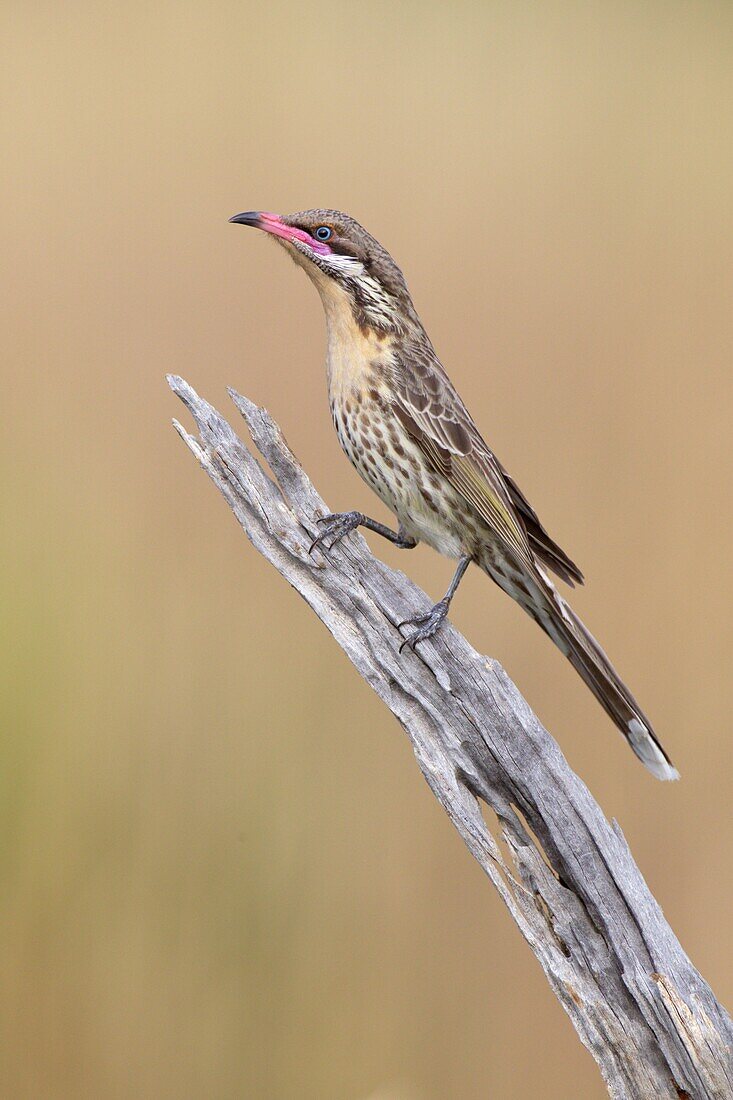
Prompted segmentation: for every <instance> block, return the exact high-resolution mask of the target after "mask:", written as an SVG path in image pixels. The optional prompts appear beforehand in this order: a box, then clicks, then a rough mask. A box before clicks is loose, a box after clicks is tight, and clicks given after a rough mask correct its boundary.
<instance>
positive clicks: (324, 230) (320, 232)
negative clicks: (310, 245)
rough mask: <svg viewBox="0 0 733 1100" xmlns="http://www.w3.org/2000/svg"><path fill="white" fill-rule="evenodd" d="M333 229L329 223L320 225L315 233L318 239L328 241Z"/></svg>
mask: <svg viewBox="0 0 733 1100" xmlns="http://www.w3.org/2000/svg"><path fill="white" fill-rule="evenodd" d="M331 232H332V231H331V229H329V227H328V226H327V225H319V226H318V229H316V231H315V233H314V234H313V235H314V237H315V238H316V240H317V241H327V240H328V238H329V237H330V236H331Z"/></svg>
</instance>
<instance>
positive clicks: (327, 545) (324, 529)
mask: <svg viewBox="0 0 733 1100" xmlns="http://www.w3.org/2000/svg"><path fill="white" fill-rule="evenodd" d="M363 522H364V516H363V515H362V514H361V512H334V513H333V514H332V515H330V516H321V518H320V519H317V520H316V523H317V524H318V526H319V527H320V528H321V531H320V532H319V534H318V535H316V537H315V538H314V539H313V542H312V543H311V545H310V550H309V551H308V552H309V553H310V554H312V553H313V551H314V550H315V549H316V547H317V546H318V547H323V549H324V550H330V549H331V547H333V546H335V545H336V543H337V542H340V540H341V539H342V538H343V537H344V535H349V534H351V532H352V531H355V530H356V528H357V527H358V526H359V525H360V524H362V523H363ZM326 540H329V541H328V542H327V541H326Z"/></svg>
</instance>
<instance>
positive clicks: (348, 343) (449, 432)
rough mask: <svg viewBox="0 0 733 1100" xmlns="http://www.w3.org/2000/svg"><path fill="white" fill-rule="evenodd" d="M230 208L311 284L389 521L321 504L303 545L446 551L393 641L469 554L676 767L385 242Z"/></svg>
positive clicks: (418, 630)
mask: <svg viewBox="0 0 733 1100" xmlns="http://www.w3.org/2000/svg"><path fill="white" fill-rule="evenodd" d="M232 221H237V222H241V223H243V224H246V225H254V226H256V227H257V228H259V229H263V230H265V231H266V232H268V233H270V234H272V235H273V236H274V237H275V238H276V239H277V240H278V241H279V243H280V244H281V245H283V247H284V248H285V249H286V250H287V251H288V252H289V253H290V255H291V257H292V258H293V260H294V261H295V262H296V263H297V264H298V265H299V266H300V267H302V268H303V269H304V270H305V271H306V273H307V274H308V276H309V277H310V279H311V280H312V282H313V283H314V284H315V286H316V288H317V290H318V292H319V294H320V296H321V300H322V302H323V307H324V311H325V315H326V331H327V351H326V373H327V379H328V394H329V402H330V406H331V415H332V418H333V423H334V427H335V429H336V433H337V435H338V438H339V442H340V444H341V446H342V448H343V450H344V452H345V453H346V455H347V457H348V458H349V459H350V461H351V462H352V463H353V465H354V466H355V468H356V470H357V471H358V472H359V474H360V475H361V477H362V478H363V479H364V481H365V482H366V483H367V484H368V485H369V486H370V487H371V488H372V489H373V490H374V492H375V493H376V494H377V495H378V496H379V497H381V499H382V500H383V501H384V503H385V504H386V505H387V507H388V508H390V509H391V511H392V512H394V514H395V515H396V516H397V519H398V522H399V530H398V532H396V533H395V532H393V531H391V530H390V529H389V528H387V527H384V526H383V525H382V524H380V523H377V522H376V521H375V520H371V519H369V518H368V517H366V516H364V515H362V514H361V513H359V512H348V513H342V514H339V515H335V516H331V517H327V518H326V520H325V521H324V522H323V529H322V531H321V534H320V535H319V537H318V538H317V539H316V540H315V543H314V545H316V544H319V543H321V544H323V543H325V544H328V543H329V542H330V543H333V542H334V541H336V540H338V539H339V538H342V537H343V536H344V535H345V534H346V533H348V531H350V530H353V529H354V528H355V527H357V526H365V527H367V528H369V529H370V530H372V531H376V532H378V533H379V534H381V535H384V536H385V537H386V538H389V539H391V540H392V541H393V542H395V543H396V544H397V545H398V546H402V547H411V546H415V545H417V543H418V542H425V543H427V544H428V545H429V546H432V547H433V548H434V549H435V550H437V551H439V553H441V554H444V555H446V556H447V557H450V558H454V559H457V561H458V567H457V569H456V573H455V576H454V578H453V581H452V583H451V586H450V588H449V590H448V592H447V593H446V595H445V597H444V598H443V599H442V600H441V601H440V602H439V603H438V604H436V605H435V607H434V608H433V609H432V611H431V612H430V613H429V614H428V615H425V616H423V617H421V618H420V619H417V620H414V621H413V623H412V624H409V625H412V626H413V627H414V628H415V629H414V630H413V632H412V633H411V634H410V635H408V636H407V637H405V638H403V642H402V647H404V646H405V645H407V646H412V647H413V648H414V646H415V645H417V644H418V643H419V642H421V641H424V640H425V639H427V638H430V637H431V636H432V635H433V634H434V633H435V632H436V630H437V629H438V628H439V627H440V624H441V623H442V622H443V620H444V619H445V617H446V614H447V611H448V606H449V604H450V600H451V598H452V596H453V594H454V592H455V590H456V588H457V586H458V583H459V581H460V579H461V577H462V576H463V574H464V572H465V570H466V568H467V566H468V564H469V563H475V564H476V565H478V566H479V567H480V568H481V569H483V570H484V572H486V573H488V575H489V576H490V577H491V578H492V579H493V580H494V581H495V582H496V583H497V584H498V585H499V586H500V587H501V588H502V589H503V590H504V591H505V592H507V593H508V595H510V596H511V597H512V598H513V599H514V600H516V602H517V603H518V604H519V605H520V606H521V607H522V608H523V609H524V610H525V611H526V612H527V613H528V614H529V615H531V616H532V618H533V619H535V620H536V622H537V623H539V625H540V626H541V627H542V629H543V630H544V631H545V633H546V634H548V636H549V637H550V638H551V639H552V641H553V642H554V643H555V644H556V645H557V646H558V647H559V649H560V650H561V651H562V652H563V653H564V654H565V655H566V656H567V657H568V659H569V660H570V662H571V664H572V665H573V667H574V668H575V669H576V670H577V671H578V673H579V674H580V675H581V677H582V678H583V680H584V681H585V682H586V684H587V685H588V687H589V688H590V689H591V691H592V692H593V693H594V695H595V696H596V697H597V699H598V700H599V701H600V703H601V704H602V706H603V707H604V708H605V710H606V711H607V712H608V714H609V715H610V716H611V718H612V719H613V720H614V722H615V723H616V725H617V726H618V727H619V729H620V730H621V731H622V732H623V734H624V735H625V736H626V738H627V740H628V741H629V744H630V745H631V747H632V749H633V750H634V752H635V753H636V755H637V756H638V757H639V758H640V759H641V760H642V761H643V763H644V764H645V765H646V766H647V767H648V768H649V769H650V771H652V772H653V773H654V775H656V776H657V777H658V778H660V779H674V778H677V772H676V770H675V769H674V768H673V766H672V764H671V763H670V761H669V758H668V757H667V755H666V753H665V752H664V749H663V748H662V747H661V745H660V743H659V741H658V740H657V738H656V736H655V734H654V732H653V730H652V727H651V724H650V723H649V721H648V719H647V718H646V717H645V716H644V714H643V713H642V711H641V709H640V707H639V706H638V704H637V703H636V701H635V700H634V698H633V696H632V695H631V693H630V692H629V690H628V688H627V687H626V686H625V684H624V683H623V682H622V681H621V679H620V678H619V676H618V674H617V673H616V672H615V670H614V669H613V667H612V666H611V664H610V662H609V661H608V658H607V657H606V655H605V653H604V652H603V650H602V649H601V647H600V646H599V645H598V643H597V642H596V641H595V639H594V638H593V637H592V636H591V634H590V633H589V632H588V631H587V630H586V628H585V626H584V625H583V624H582V623H581V621H580V619H578V617H577V616H576V615H575V614H574V612H573V611H572V610H571V609H570V607H569V605H568V604H567V602H566V601H565V600H564V598H563V597H562V596H561V595H560V593H559V592H558V591H557V590H556V588H555V586H554V585H553V584H552V582H551V580H550V578H549V575H548V571H552V572H553V573H555V575H556V576H558V577H560V578H561V579H562V580H564V581H566V582H567V583H568V584H570V585H571V586H572V585H573V584H574V583H579V584H582V582H583V575H582V573H581V572H580V570H579V569H578V567H577V565H575V563H574V562H573V561H572V560H571V559H570V558H569V557H568V555H567V554H566V553H565V552H564V551H563V550H562V549H561V548H560V547H559V546H558V544H557V543H556V542H555V541H554V540H553V539H552V538H551V537H550V536H549V535H548V533H547V531H546V530H545V528H544V527H543V525H542V523H541V522H540V519H539V517H538V516H537V513H536V512H535V511H534V509H533V508H532V506H531V505H530V503H529V501H528V500H527V498H526V497H525V495H524V494H523V492H522V491H521V489H520V488H519V486H518V485H517V483H516V482H515V481H514V479H513V478H512V477H511V476H510V475H509V473H508V472H507V471H506V470H505V469H504V467H503V466H502V465H501V463H500V462H499V460H498V459H497V458H496V456H495V455H494V454H493V452H492V451H491V450H490V448H489V447H488V446H487V444H486V443H485V441H484V439H483V437H482V436H481V433H480V432H479V430H478V428H477V427H476V425H475V423H474V421H473V419H472V418H471V416H470V414H469V412H468V410H467V409H466V407H465V405H464V404H463V402H462V400H461V398H460V397H459V395H458V393H457V391H456V390H455V389H454V387H453V385H452V383H451V381H450V379H449V378H448V376H447V374H446V373H445V370H444V369H443V367H442V365H441V363H440V361H439V360H438V357H437V355H436V353H435V349H434V348H433V345H432V344H431V342H430V339H429V337H428V335H427V333H426V332H425V329H424V328H423V326H422V324H421V322H420V319H419V317H418V315H417V312H416V310H415V307H414V305H413V302H412V298H411V297H410V293H409V291H408V289H407V284H406V282H405V279H404V276H403V274H402V272H401V271H400V269H399V267H398V266H397V264H396V263H395V262H394V260H393V259H392V257H391V256H390V255H389V253H388V252H387V251H386V249H384V248H383V247H382V245H380V244H379V242H378V241H377V240H376V239H375V238H374V237H372V236H371V234H370V233H368V232H367V231H366V230H365V229H364V228H363V227H362V226H361V225H359V223H358V222H356V221H355V220H354V219H353V218H351V217H349V215H347V214H342V213H340V212H339V211H336V210H308V211H304V212H302V213H299V214H290V215H286V216H282V217H281V216H278V215H275V214H266V213H262V212H250V213H247V214H239V215H237V216H236V217H234V218H233V219H232ZM402 625H408V624H402ZM402 647H401V648H402Z"/></svg>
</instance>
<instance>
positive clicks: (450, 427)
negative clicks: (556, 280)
mask: <svg viewBox="0 0 733 1100" xmlns="http://www.w3.org/2000/svg"><path fill="white" fill-rule="evenodd" d="M392 392H393V400H394V412H395V414H396V416H397V417H398V418H399V420H400V421H401V422H402V424H403V426H404V427H405V429H406V430H407V432H408V433H409V434H410V435H411V436H412V438H413V439H414V440H415V441H416V443H417V444H418V446H419V447H420V449H421V450H422V452H423V454H424V455H425V457H426V458H427V459H428V461H429V463H430V464H431V466H432V467H433V468H434V469H435V471H436V473H439V474H441V475H442V476H443V477H445V478H446V480H447V481H448V482H449V483H450V484H451V485H452V486H453V488H454V489H455V490H456V491H457V492H458V493H459V494H460V495H461V496H462V497H463V498H464V500H466V502H467V503H468V504H470V505H471V507H472V508H474V509H475V510H476V512H477V514H478V515H479V516H480V517H481V518H482V519H483V520H484V522H485V523H486V524H488V526H489V527H490V528H491V529H492V530H493V531H494V532H495V533H496V535H497V536H498V538H499V539H501V541H502V542H503V543H504V544H505V545H506V546H507V547H508V548H509V549H511V550H512V551H513V552H514V554H515V555H516V556H517V557H518V558H519V560H520V561H522V562H523V563H524V564H526V565H527V566H529V567H532V566H534V565H535V559H534V555H535V554H536V555H537V557H538V558H539V559H540V560H541V561H543V562H544V563H545V564H546V565H548V566H549V567H550V568H551V569H552V570H553V571H554V572H556V573H557V574H558V576H560V577H562V578H563V580H566V581H568V583H570V584H572V583H573V581H579V582H580V583H582V581H583V575H582V573H581V572H580V570H579V569H578V567H577V565H575V563H574V562H573V561H571V559H570V558H569V557H568V556H567V554H565V553H564V551H563V550H561V549H560V547H559V546H558V545H557V543H555V542H553V540H552V539H551V538H550V536H549V535H548V534H547V532H546V531H545V529H544V527H543V526H542V524H541V523H540V520H539V518H538V516H537V514H536V512H535V511H534V509H533V508H532V506H531V505H530V504H529V501H528V500H527V498H526V497H525V496H524V494H523V493H522V491H521V489H520V488H519V486H518V485H517V484H516V482H515V481H514V479H513V478H512V477H510V475H509V474H508V473H507V472H506V470H505V469H504V468H503V466H502V465H501V463H500V462H499V461H498V460H497V459H496V457H495V456H494V454H493V453H492V451H491V450H490V449H489V447H488V446H487V445H486V443H485V442H484V440H483V438H482V436H481V434H480V432H479V430H478V428H477V427H476V425H475V424H474V422H473V420H472V418H471V415H470V413H469V412H468V410H467V409H466V407H465V405H464V404H463V402H462V400H461V398H460V397H459V396H458V393H457V392H456V390H455V389H454V387H453V385H452V383H451V381H450V379H449V378H448V376H447V375H446V373H445V371H444V370H443V367H442V365H441V364H440V362H439V360H438V358H437V356H436V355H435V352H434V351H433V348H432V346H431V345H430V344H422V343H419V344H418V343H410V344H407V345H405V346H404V347H403V349H402V354H401V355H400V356H399V358H398V360H397V362H396V363H395V368H394V371H393V386H392Z"/></svg>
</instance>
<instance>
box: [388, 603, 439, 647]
mask: <svg viewBox="0 0 733 1100" xmlns="http://www.w3.org/2000/svg"><path fill="white" fill-rule="evenodd" d="M449 604H450V600H445V599H443V600H440V602H439V603H436V604H435V606H434V607H431V608H430V610H429V611H428V613H427V615H419V616H418V617H417V618H415V619H405V621H404V622H403V623H398V624H397V626H398V628H399V627H401V626H414V627H415V630H413V632H412V634H408V635H407V637H406V638H405V639H404V641H403V642H402V645H401V646H400V653H401V652H402V650H403V649H404V648H405V646H408V647H409V648H410V649H414V648H415V646H416V645H417V643H418V642H424V641H426V640H427V639H428V638H432V637H433V635H434V634H436V633H437V632H438V630H439V629H440V627H441V626H442V625H443V623H444V622H445V619H446V616H447V615H448V605H449Z"/></svg>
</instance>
